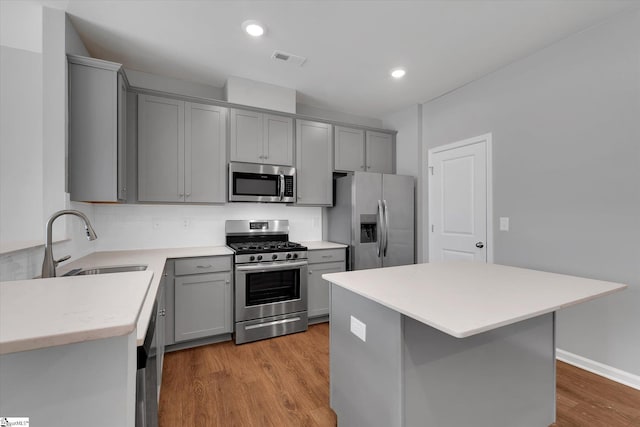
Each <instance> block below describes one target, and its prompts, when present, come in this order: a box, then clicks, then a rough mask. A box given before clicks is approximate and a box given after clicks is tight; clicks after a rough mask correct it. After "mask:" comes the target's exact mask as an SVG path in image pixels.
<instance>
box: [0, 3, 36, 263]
mask: <svg viewBox="0 0 640 427" xmlns="http://www.w3.org/2000/svg"><path fill="white" fill-rule="evenodd" d="M0 93H1V94H2V96H0V248H1V249H2V251H6V250H10V249H12V248H19V247H26V246H32V245H34V244H38V243H40V242H41V240H42V215H43V214H42V179H43V176H42V8H40V7H38V6H36V5H33V4H30V3H24V2H11V1H10V2H1V3H0Z"/></svg>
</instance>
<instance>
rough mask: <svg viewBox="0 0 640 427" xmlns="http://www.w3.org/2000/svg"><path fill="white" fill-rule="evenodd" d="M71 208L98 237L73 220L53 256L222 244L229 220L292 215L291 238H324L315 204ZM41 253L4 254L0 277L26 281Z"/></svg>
mask: <svg viewBox="0 0 640 427" xmlns="http://www.w3.org/2000/svg"><path fill="white" fill-rule="evenodd" d="M73 208H81V209H82V210H83V211H84V212H85V213H86V214H87V215H89V219H90V220H91V222H92V224H93V227H94V229H95V230H96V233H97V234H98V239H97V240H94V241H92V242H89V241H87V240H86V239H85V237H84V229H83V228H82V226H81V225H80V224H76V223H73V222H69V223H67V235H68V236H69V239H70V240H67V241H63V242H60V243H56V244H55V245H54V248H53V251H54V257H55V258H61V257H62V256H64V255H71V256H72V260H73V259H77V258H79V257H81V256H84V255H86V254H88V253H91V252H96V251H111V250H123V249H151V248H167V247H189V246H217V245H224V244H225V235H224V223H225V221H226V220H227V219H288V220H289V225H290V232H289V238H290V239H291V240H293V241H305V240H322V210H321V208H317V207H292V206H286V205H279V204H264V203H233V204H227V205H221V206H210V205H207V206H197V205H184V206H182V205H143V204H123V205H99V204H96V205H86V204H79V205H77V206H73ZM71 221H75V220H73V219H72V220H71ZM43 255H44V248H43V247H42V246H39V247H36V248H29V249H25V250H21V251H16V252H11V253H8V254H4V255H0V280H2V281H5V280H23V279H31V278H33V277H36V276H38V275H40V269H41V266H42V257H43ZM61 265H63V264H61Z"/></svg>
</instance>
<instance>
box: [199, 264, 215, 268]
mask: <svg viewBox="0 0 640 427" xmlns="http://www.w3.org/2000/svg"><path fill="white" fill-rule="evenodd" d="M211 267H213V266H212V265H211V264H209V265H196V268H211Z"/></svg>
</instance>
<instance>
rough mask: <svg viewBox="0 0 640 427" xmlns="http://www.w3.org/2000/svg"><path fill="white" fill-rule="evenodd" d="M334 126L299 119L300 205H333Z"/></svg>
mask: <svg viewBox="0 0 640 427" xmlns="http://www.w3.org/2000/svg"><path fill="white" fill-rule="evenodd" d="M331 132H332V125H330V124H327V123H320V122H312V121H308V120H296V176H297V183H296V185H297V202H296V204H297V205H300V206H302V205H310V206H331V205H332V203H333V144H332V143H331V142H332V135H331Z"/></svg>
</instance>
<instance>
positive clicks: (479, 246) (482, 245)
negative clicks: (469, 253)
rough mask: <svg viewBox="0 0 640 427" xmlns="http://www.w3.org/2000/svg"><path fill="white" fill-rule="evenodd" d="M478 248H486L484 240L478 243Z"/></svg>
mask: <svg viewBox="0 0 640 427" xmlns="http://www.w3.org/2000/svg"><path fill="white" fill-rule="evenodd" d="M476 248H478V249H482V248H484V243H482V242H478V243H476Z"/></svg>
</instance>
